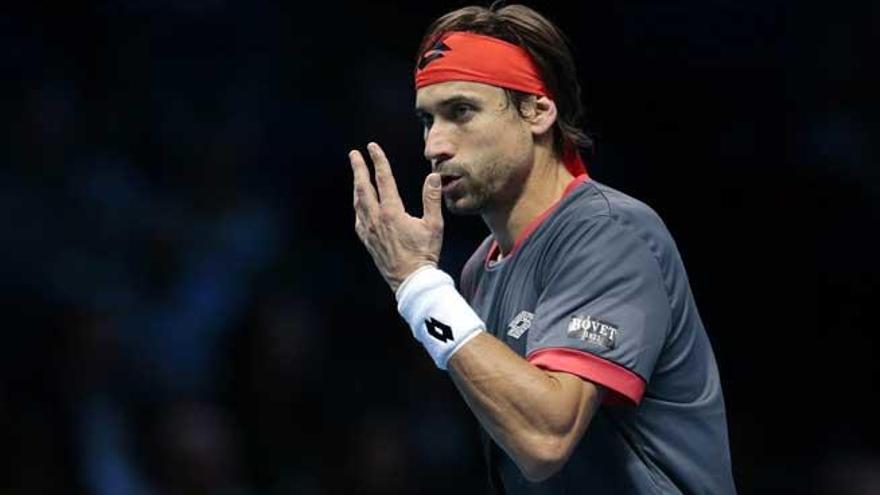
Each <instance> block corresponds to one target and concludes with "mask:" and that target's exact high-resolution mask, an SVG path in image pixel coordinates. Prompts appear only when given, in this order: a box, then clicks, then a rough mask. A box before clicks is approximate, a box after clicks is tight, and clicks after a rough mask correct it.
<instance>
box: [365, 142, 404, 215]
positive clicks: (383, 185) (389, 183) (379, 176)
mask: <svg viewBox="0 0 880 495" xmlns="http://www.w3.org/2000/svg"><path fill="white" fill-rule="evenodd" d="M367 150H368V151H369V152H370V158H371V159H372V160H373V168H374V169H375V172H376V188H377V189H378V190H379V201H381V202H382V204H383V205H385V206H391V207H394V206H400V208H403V202H402V201H401V200H400V195H399V194H398V192H397V182H396V181H395V180H394V174H393V173H392V172H391V163H389V162H388V158H387V157H386V156H385V152H384V151H382V148H381V147H380V146H379V145H378V144H376V143H370V144H368V145H367Z"/></svg>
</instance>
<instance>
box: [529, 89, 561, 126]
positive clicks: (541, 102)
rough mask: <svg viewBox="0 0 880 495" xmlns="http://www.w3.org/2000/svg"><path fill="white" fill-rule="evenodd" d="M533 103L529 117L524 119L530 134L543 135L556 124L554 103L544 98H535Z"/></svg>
mask: <svg viewBox="0 0 880 495" xmlns="http://www.w3.org/2000/svg"><path fill="white" fill-rule="evenodd" d="M532 101H533V107H532V108H531V109H530V110H532V112H529V116H528V118H527V119H526V120H527V121H528V124H529V128H530V129H531V131H532V134H535V135H536V136H540V135H543V134H545V133H547V132H549V131H550V129H551V128H552V127H553V124H554V123H556V117H557V115H556V102H554V101H553V100H551V99H550V98H547V97H546V96H537V97H535V99H534V100H532Z"/></svg>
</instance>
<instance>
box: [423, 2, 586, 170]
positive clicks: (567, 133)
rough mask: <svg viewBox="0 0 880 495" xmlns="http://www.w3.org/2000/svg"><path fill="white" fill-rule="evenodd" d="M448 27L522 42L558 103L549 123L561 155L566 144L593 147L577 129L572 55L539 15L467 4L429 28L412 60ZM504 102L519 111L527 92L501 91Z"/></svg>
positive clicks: (515, 8)
mask: <svg viewBox="0 0 880 495" xmlns="http://www.w3.org/2000/svg"><path fill="white" fill-rule="evenodd" d="M450 31H466V32H471V33H475V34H482V35H484V36H492V37H493V38H498V39H501V40H504V41H507V42H509V43H513V44H515V45H518V46H521V47H522V48H524V49H525V50H526V51H528V52H529V54H530V55H531V56H532V59H533V60H534V61H535V63H536V64H537V66H538V69H539V70H540V72H541V76H542V77H543V80H544V84H545V85H546V86H547V89H549V90H550V93H552V94H553V95H554V96H555V97H554V101H555V102H556V109H557V113H558V115H557V118H556V123H554V124H553V131H554V132H553V150H554V152H555V153H556V154H557V155H558V156H563V155H564V153H565V151H566V148H567V147H569V146H574V147H581V148H586V149H587V150H592V147H593V140H592V139H590V137H589V136H588V135H587V133H586V132H584V130H582V129H581V128H580V122H581V119H582V118H583V114H584V109H583V106H581V86H580V83H578V79H577V72H576V70H575V65H574V57H573V56H572V54H571V50H569V47H568V41H567V39H566V37H565V35H564V34H563V33H562V31H560V30H559V28H558V27H556V26H555V25H554V24H553V23H552V22H550V21H549V20H547V19H546V18H545V17H544V16H542V15H541V14H539V13H537V12H535V11H534V10H532V9H530V8H529V7H526V6H524V5H504V3H503V2H494V3H493V4H492V5H491V6H490V7H480V6H470V7H464V8H461V9H458V10H454V11H452V12H449V13H448V14H445V15H443V16H442V17H440V18H438V19H437V20H435V21H434V22H433V23H431V25H430V26H429V27H428V30H427V31H426V33H425V36H424V37H423V38H422V42H421V43H420V44H419V50H418V53H417V57H416V60H417V61H418V60H419V59H420V58H421V56H422V55H423V54H424V53H425V52H426V51H428V49H429V48H430V47H431V46H433V45H434V43H435V42H436V41H437V39H438V38H440V37H442V36H443V35H444V34H445V33H447V32H450ZM505 91H506V93H507V98H508V102H511V103H513V104H514V105H515V106H516V108H517V110H518V111H519V112H520V115H522V104H523V103H524V102H525V101H526V100H527V99H528V98H529V96H530V95H528V94H526V93H523V92H520V91H515V90H511V89H506V90H505Z"/></svg>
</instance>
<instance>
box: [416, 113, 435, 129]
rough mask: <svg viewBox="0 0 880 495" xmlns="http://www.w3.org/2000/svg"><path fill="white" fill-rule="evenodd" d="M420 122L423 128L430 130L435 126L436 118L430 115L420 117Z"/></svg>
mask: <svg viewBox="0 0 880 495" xmlns="http://www.w3.org/2000/svg"><path fill="white" fill-rule="evenodd" d="M419 122H421V124H422V128H424V129H430V128H431V126H432V125H433V124H434V117H433V116H431V115H428V114H421V115H419Z"/></svg>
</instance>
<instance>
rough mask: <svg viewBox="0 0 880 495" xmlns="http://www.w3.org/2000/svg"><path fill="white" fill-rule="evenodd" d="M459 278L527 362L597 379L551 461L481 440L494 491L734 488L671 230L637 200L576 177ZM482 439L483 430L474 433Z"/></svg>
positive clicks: (705, 346)
mask: <svg viewBox="0 0 880 495" xmlns="http://www.w3.org/2000/svg"><path fill="white" fill-rule="evenodd" d="M496 254H497V245H496V244H495V242H494V241H493V239H492V237H491V236H490V237H489V238H487V239H486V240H485V241H484V242H483V243H482V245H481V246H480V247H479V248H478V249H477V251H476V252H475V253H474V255H473V256H472V257H471V258H470V260H469V261H468V262H467V264H466V265H465V268H464V271H463V273H462V280H461V288H462V293H463V294H464V296H465V298H466V299H467V300H468V301H469V302H470V304H471V305H472V306H473V307H474V309H475V310H476V312H477V314H479V315H480V317H481V318H482V319H483V321H484V322H485V323H486V326H487V328H488V331H489V332H491V333H492V334H493V335H494V336H495V337H497V338H498V339H500V340H502V341H503V342H505V343H506V344H507V345H508V346H510V347H511V348H512V349H513V350H514V351H515V352H517V353H518V354H519V355H520V356H523V357H525V358H526V359H527V360H529V361H530V362H531V363H532V364H534V365H536V366H539V367H541V368H544V369H547V370H553V371H563V372H568V373H572V374H574V375H577V376H580V377H582V378H584V379H586V380H589V381H591V382H594V383H596V384H599V385H601V386H603V387H604V388H605V389H606V395H605V400H604V402H603V404H602V406H601V407H600V408H599V410H598V411H597V413H596V415H595V416H594V418H593V420H592V422H591V423H590V426H589V428H588V429H587V431H586V433H585V434H584V437H583V439H582V440H581V441H580V443H579V444H578V446H577V447H576V449H575V451H574V453H573V454H572V456H571V458H570V459H569V460H568V462H567V463H566V465H565V467H564V468H563V469H562V470H561V471H560V472H559V473H557V474H556V475H555V476H553V477H552V478H550V479H548V480H546V481H544V482H541V483H531V482H529V481H527V480H526V479H525V478H524V477H523V476H522V474H521V473H520V471H519V469H518V468H517V466H516V465H515V464H514V463H513V461H512V460H511V459H510V458H509V457H508V456H507V454H506V453H505V452H503V451H502V450H501V449H500V448H498V447H497V446H496V445H495V444H494V442H491V441H488V440H486V441H487V444H486V446H487V451H488V454H489V457H488V463H489V467H490V471H491V472H490V475H491V477H492V478H493V479H494V480H495V484H500V485H502V487H496V488H498V489H500V490H499V491H500V492H502V493H506V494H510V495H518V494H551V493H552V494H561V493H566V494H572V493H590V494H604V493H608V494H622V493H663V494H670V493H698V494H702V493H706V494H716V495H723V494H733V493H736V489H735V487H734V482H733V476H732V472H731V463H730V451H729V447H728V439H727V421H726V417H725V411H724V398H723V396H722V393H721V386H720V382H719V378H718V368H717V366H716V364H715V357H714V354H713V352H712V347H711V345H710V342H709V339H708V337H707V336H706V331H705V330H704V328H703V324H702V322H701V321H700V316H699V314H698V312H697V307H696V305H695V303H694V299H693V296H692V295H691V290H690V286H689V283H688V279H687V274H686V273H685V269H684V266H683V264H682V261H681V257H680V256H679V253H678V250H677V249H676V246H675V242H674V241H673V239H672V237H671V235H670V234H669V232H668V231H667V229H666V227H665V226H664V224H663V222H662V220H660V218H659V217H658V216H657V214H656V213H655V212H654V211H653V210H652V209H651V208H650V207H648V206H647V205H645V204H644V203H642V202H640V201H638V200H636V199H633V198H631V197H629V196H627V195H625V194H623V193H621V192H619V191H616V190H614V189H612V188H610V187H607V186H605V185H602V184H600V183H598V182H596V181H594V180H591V179H589V178H587V177H586V176H585V175H582V176H580V177H578V178H577V179H575V180H573V181H572V183H571V185H569V187H568V188H567V189H566V193H565V194H564V196H563V198H562V199H561V200H560V201H559V202H558V203H557V204H556V205H554V206H553V207H551V208H550V209H549V210H548V211H547V212H545V213H544V214H543V215H541V216H540V218H538V219H536V220H535V221H534V222H532V224H531V225H530V226H529V227H528V228H527V229H526V230H525V232H524V233H523V235H522V236H520V239H519V240H518V241H517V242H516V244H515V246H514V248H513V250H512V252H511V253H510V254H509V255H508V256H506V257H504V258H503V259H501V260H500V261H493V260H495V259H496V257H497V256H496ZM484 437H485V435H484Z"/></svg>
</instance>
